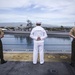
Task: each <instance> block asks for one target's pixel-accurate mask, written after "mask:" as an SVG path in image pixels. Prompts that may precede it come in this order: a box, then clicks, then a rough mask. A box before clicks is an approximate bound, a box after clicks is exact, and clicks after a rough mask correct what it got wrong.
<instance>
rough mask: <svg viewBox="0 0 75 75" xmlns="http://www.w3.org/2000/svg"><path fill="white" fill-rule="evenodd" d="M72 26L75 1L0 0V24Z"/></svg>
mask: <svg viewBox="0 0 75 75" xmlns="http://www.w3.org/2000/svg"><path fill="white" fill-rule="evenodd" d="M28 19H29V20H31V21H32V22H33V23H36V22H41V23H43V24H51V25H62V26H73V25H74V23H75V0H0V23H6V22H26V21H27V20H28Z"/></svg>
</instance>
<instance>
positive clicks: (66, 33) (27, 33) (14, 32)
mask: <svg viewBox="0 0 75 75" xmlns="http://www.w3.org/2000/svg"><path fill="white" fill-rule="evenodd" d="M30 32H31V31H4V33H5V34H25V35H28V36H29V35H30ZM47 34H48V36H59V37H69V32H58V31H47Z"/></svg>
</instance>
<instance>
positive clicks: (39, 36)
mask: <svg viewBox="0 0 75 75" xmlns="http://www.w3.org/2000/svg"><path fill="white" fill-rule="evenodd" d="M30 37H31V38H32V39H33V40H34V49H33V64H36V63H37V58H38V52H39V54H40V64H43V63H44V39H45V38H46V37H47V33H46V31H45V30H44V28H42V27H41V23H36V27H34V28H33V29H32V31H31V33H30Z"/></svg>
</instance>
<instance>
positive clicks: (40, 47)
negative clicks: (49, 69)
mask: <svg viewBox="0 0 75 75" xmlns="http://www.w3.org/2000/svg"><path fill="white" fill-rule="evenodd" d="M38 53H39V55H40V64H43V63H44V43H43V42H39V43H35V42H34V50H33V64H36V63H37V59H38Z"/></svg>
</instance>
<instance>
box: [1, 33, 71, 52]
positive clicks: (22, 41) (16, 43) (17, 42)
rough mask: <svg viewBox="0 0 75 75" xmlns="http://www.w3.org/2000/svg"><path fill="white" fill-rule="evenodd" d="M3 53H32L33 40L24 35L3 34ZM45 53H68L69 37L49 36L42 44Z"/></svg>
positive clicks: (69, 46)
mask: <svg viewBox="0 0 75 75" xmlns="http://www.w3.org/2000/svg"><path fill="white" fill-rule="evenodd" d="M2 42H3V49H4V51H7V52H10V51H17V52H32V51H33V40H32V39H31V38H30V37H29V36H26V35H25V34H5V36H4V38H2ZM44 50H45V52H55V53H56V52H57V53H61V52H64V53H70V52H71V39H70V37H57V36H56V37H55V36H49V37H47V38H46V39H45V42H44Z"/></svg>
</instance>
